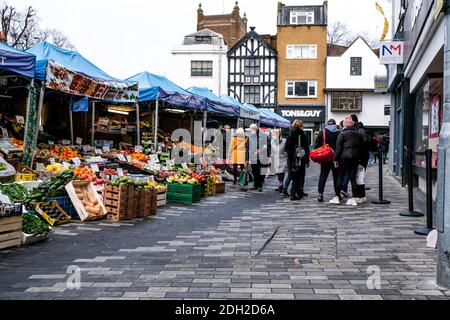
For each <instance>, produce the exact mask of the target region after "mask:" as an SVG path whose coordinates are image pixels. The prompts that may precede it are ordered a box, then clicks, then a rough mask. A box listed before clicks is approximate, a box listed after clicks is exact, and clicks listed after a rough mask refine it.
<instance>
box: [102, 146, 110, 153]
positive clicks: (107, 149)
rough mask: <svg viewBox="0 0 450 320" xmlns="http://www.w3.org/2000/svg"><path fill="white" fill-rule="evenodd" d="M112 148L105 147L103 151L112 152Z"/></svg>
mask: <svg viewBox="0 0 450 320" xmlns="http://www.w3.org/2000/svg"><path fill="white" fill-rule="evenodd" d="M110 151H111V148H110V147H103V152H110Z"/></svg>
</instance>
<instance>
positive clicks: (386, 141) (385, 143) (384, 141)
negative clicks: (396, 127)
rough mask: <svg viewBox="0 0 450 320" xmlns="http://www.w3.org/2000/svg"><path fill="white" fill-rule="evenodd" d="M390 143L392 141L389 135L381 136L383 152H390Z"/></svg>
mask: <svg viewBox="0 0 450 320" xmlns="http://www.w3.org/2000/svg"><path fill="white" fill-rule="evenodd" d="M389 143H390V140H389V138H388V137H383V138H381V141H380V148H381V152H389Z"/></svg>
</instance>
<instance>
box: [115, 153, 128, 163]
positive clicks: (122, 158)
mask: <svg viewBox="0 0 450 320" xmlns="http://www.w3.org/2000/svg"><path fill="white" fill-rule="evenodd" d="M117 159H119V160H120V161H122V162H127V159H126V158H125V157H124V155H123V154H118V155H117Z"/></svg>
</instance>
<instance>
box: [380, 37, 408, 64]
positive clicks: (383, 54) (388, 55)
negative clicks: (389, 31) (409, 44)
mask: <svg viewBox="0 0 450 320" xmlns="http://www.w3.org/2000/svg"><path fill="white" fill-rule="evenodd" d="M404 46H405V45H404V42H403V41H384V42H382V43H381V46H380V63H381V64H403V53H404Z"/></svg>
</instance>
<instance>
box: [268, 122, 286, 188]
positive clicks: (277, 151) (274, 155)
mask: <svg viewBox="0 0 450 320" xmlns="http://www.w3.org/2000/svg"><path fill="white" fill-rule="evenodd" d="M271 135H272V139H271V154H270V159H271V166H270V173H271V174H273V175H276V176H277V178H278V189H276V191H278V192H280V193H281V192H283V187H284V179H285V176H286V172H288V164H287V150H286V143H287V139H286V138H284V137H283V136H282V134H281V131H280V130H272V132H271Z"/></svg>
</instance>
